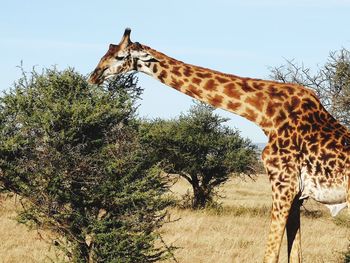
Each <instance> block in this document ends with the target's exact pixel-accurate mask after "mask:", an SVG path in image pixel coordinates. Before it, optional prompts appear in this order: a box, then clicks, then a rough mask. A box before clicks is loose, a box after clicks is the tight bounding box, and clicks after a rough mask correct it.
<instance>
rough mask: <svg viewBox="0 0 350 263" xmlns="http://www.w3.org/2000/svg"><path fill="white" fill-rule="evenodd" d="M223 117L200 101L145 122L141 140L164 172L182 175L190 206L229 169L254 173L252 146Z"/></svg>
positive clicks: (204, 199) (202, 200)
mask: <svg viewBox="0 0 350 263" xmlns="http://www.w3.org/2000/svg"><path fill="white" fill-rule="evenodd" d="M226 121H227V120H226V119H224V118H222V117H220V116H218V115H217V114H215V113H214V108H213V107H211V106H208V105H205V104H203V103H199V104H196V105H195V106H193V107H192V108H191V109H190V110H189V112H188V113H187V114H182V115H181V116H180V117H179V118H178V119H173V120H168V121H167V120H160V119H158V120H154V121H148V122H145V123H144V125H143V127H142V129H141V136H140V137H141V138H140V140H141V143H142V144H143V145H145V146H144V148H146V149H148V151H149V155H150V156H153V159H154V160H153V162H154V161H161V162H162V163H163V164H164V167H165V168H164V170H165V172H167V173H174V174H178V175H179V176H181V177H183V178H185V179H186V180H187V181H188V182H189V183H190V184H191V186H192V188H193V194H194V196H193V202H192V207H193V208H204V207H205V206H206V205H207V203H208V202H210V201H211V200H212V198H213V196H214V192H215V189H216V188H217V187H218V186H220V185H221V184H223V183H225V182H226V181H227V180H228V178H229V177H230V176H231V175H232V174H233V173H238V174H240V173H247V174H250V173H255V167H256V164H257V153H256V148H255V146H253V145H252V144H251V142H250V141H249V140H247V139H243V138H241V137H240V136H239V133H238V131H237V130H232V129H230V128H229V127H227V126H224V125H223V123H224V122H226Z"/></svg>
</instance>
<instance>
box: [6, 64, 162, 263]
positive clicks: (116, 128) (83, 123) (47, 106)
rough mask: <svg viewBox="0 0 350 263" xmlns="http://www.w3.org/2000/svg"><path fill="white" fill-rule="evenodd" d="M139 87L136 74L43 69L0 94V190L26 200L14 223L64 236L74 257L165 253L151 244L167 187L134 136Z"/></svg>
mask: <svg viewBox="0 0 350 263" xmlns="http://www.w3.org/2000/svg"><path fill="white" fill-rule="evenodd" d="M140 92H141V90H140V89H139V88H138V87H137V86H136V79H135V77H134V76H133V75H128V76H122V77H120V78H118V79H116V80H113V81H111V82H109V84H107V85H106V86H105V87H104V88H100V87H94V86H90V85H89V84H88V83H87V81H86V78H85V77H83V76H82V75H80V74H79V73H77V72H75V71H74V70H73V69H67V70H63V71H58V70H56V69H47V70H44V71H43V72H42V73H37V72H35V71H34V72H32V73H30V74H24V76H23V77H22V78H21V79H20V80H19V81H18V82H17V83H15V84H14V87H13V89H11V90H10V91H8V92H7V93H6V94H4V95H3V96H2V97H1V98H0V135H1V141H0V169H1V173H0V188H1V189H2V190H3V191H4V190H6V191H11V192H14V193H16V194H18V195H20V196H21V197H22V198H23V207H24V210H23V212H22V213H21V214H20V216H19V218H20V221H21V222H23V223H27V224H31V225H34V226H36V227H39V228H42V229H50V230H51V231H54V232H56V233H58V234H59V236H61V237H62V238H61V239H58V240H57V241H56V244H59V245H60V246H61V248H62V249H63V250H64V251H65V253H66V255H67V256H68V257H69V258H70V261H72V262H123V263H127V262H154V261H156V260H159V259H160V258H162V257H163V256H164V255H165V251H164V250H163V249H161V248H156V247H155V246H154V243H155V241H156V239H157V235H156V233H155V230H157V228H158V227H160V225H161V222H162V220H161V219H162V216H163V212H162V211H163V210H164V208H165V207H166V206H167V205H168V201H167V200H166V199H165V198H163V197H162V195H163V193H165V191H166V190H167V186H166V184H165V182H164V181H163V180H162V179H161V177H160V176H159V175H160V170H159V169H158V168H157V167H156V166H154V165H153V163H152V162H150V161H149V160H148V159H147V156H145V152H144V151H143V150H142V148H141V147H140V144H139V142H138V138H137V129H138V125H137V122H136V121H135V108H136V107H135V101H136V99H137V98H138V95H139V94H140ZM66 242H67V243H68V246H67V245H65V243H66Z"/></svg>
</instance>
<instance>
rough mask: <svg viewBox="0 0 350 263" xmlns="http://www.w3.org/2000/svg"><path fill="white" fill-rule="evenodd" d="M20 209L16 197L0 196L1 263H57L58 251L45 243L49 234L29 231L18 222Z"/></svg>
mask: <svg viewBox="0 0 350 263" xmlns="http://www.w3.org/2000/svg"><path fill="white" fill-rule="evenodd" d="M19 208H20V205H19V204H18V202H17V200H16V198H15V197H12V198H5V196H0V240H1V241H0V263H23V262H26V263H34V262H35V263H37V262H40V263H42V262H57V261H58V251H56V250H55V248H54V247H53V246H51V245H50V244H49V243H48V241H44V239H45V240H47V233H39V232H38V231H36V230H28V228H27V227H26V226H24V225H22V224H19V223H17V222H16V220H15V219H14V218H15V216H16V210H17V209H19ZM43 238H44V239H43Z"/></svg>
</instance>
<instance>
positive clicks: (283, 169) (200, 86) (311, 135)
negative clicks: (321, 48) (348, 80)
mask: <svg viewBox="0 0 350 263" xmlns="http://www.w3.org/2000/svg"><path fill="white" fill-rule="evenodd" d="M130 32H131V30H130V29H129V28H127V29H126V30H125V32H124V35H123V37H122V39H121V41H120V43H119V44H118V45H114V44H110V46H109V49H108V51H107V53H106V54H105V55H104V56H103V57H102V58H101V60H100V62H99V63H98V65H97V67H96V69H95V70H94V71H93V72H92V74H91V75H90V78H89V81H90V83H92V84H97V85H100V84H102V83H103V81H104V80H105V79H107V78H110V77H113V76H115V75H118V74H122V73H127V72H130V71H138V72H143V73H145V74H147V75H150V76H151V77H153V78H155V79H157V80H159V81H160V82H162V83H164V84H165V85H167V86H170V87H172V88H174V89H176V90H178V91H180V92H182V93H185V94H187V95H189V96H191V97H193V98H195V99H198V100H200V101H203V102H206V103H209V104H211V105H213V106H215V107H217V108H222V109H224V110H227V111H229V112H232V113H234V114H238V115H240V116H242V117H244V118H246V119H248V120H250V121H252V122H254V123H256V124H257V125H258V126H259V127H260V128H261V129H262V130H263V131H264V133H265V134H266V136H267V137H268V144H267V146H266V147H265V149H264V150H263V152H262V160H263V163H264V166H265V169H266V172H267V175H268V177H269V181H270V183H271V188H272V209H271V223H270V231H269V235H268V237H267V244H266V249H265V255H264V259H263V262H266V263H267V262H268V263H272V262H278V257H279V251H280V246H281V242H282V238H283V235H284V231H285V230H286V232H287V244H288V261H289V262H301V261H302V255H301V238H300V206H301V204H302V202H303V200H304V199H306V198H313V199H315V200H316V201H318V202H320V203H323V204H325V205H327V206H328V207H329V209H330V210H331V213H332V215H336V214H337V213H338V212H339V211H340V210H341V209H343V208H345V207H346V206H348V205H347V204H348V203H349V202H350V197H349V195H348V189H349V186H350V181H349V176H350V132H349V130H347V128H345V127H344V126H342V125H341V124H340V123H339V122H338V121H337V120H335V119H334V118H333V117H332V116H331V115H330V114H329V113H328V112H327V111H326V110H325V108H324V107H323V106H322V105H321V103H320V101H319V99H318V98H317V96H316V95H315V93H314V92H313V91H312V90H310V89H308V88H306V87H303V86H300V85H297V84H292V83H290V84H285V83H279V82H275V81H269V80H261V79H253V78H244V77H239V76H236V75H231V74H224V73H221V72H219V71H215V70H211V69H207V68H203V67H199V66H194V65H190V64H186V63H184V62H182V61H178V60H176V59H174V58H171V57H169V56H167V55H165V54H163V53H160V52H158V51H156V50H154V49H152V48H150V47H148V46H146V45H142V44H140V43H138V42H132V41H131V39H130Z"/></svg>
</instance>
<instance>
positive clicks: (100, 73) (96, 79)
mask: <svg viewBox="0 0 350 263" xmlns="http://www.w3.org/2000/svg"><path fill="white" fill-rule="evenodd" d="M107 69H108V68H104V69H101V68H96V69H95V70H94V71H93V72H92V73H91V75H90V77H89V79H88V82H89V83H91V84H95V85H101V84H102V83H103V82H104V81H105V79H106V77H105V76H104V73H105V71H106V70H107Z"/></svg>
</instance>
